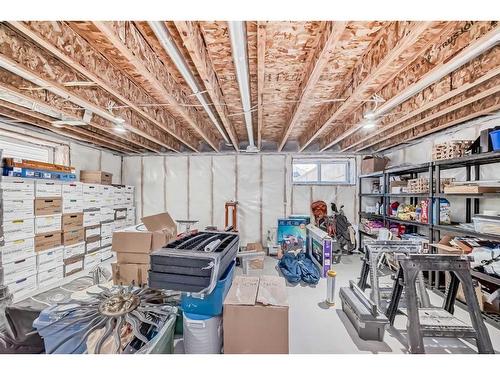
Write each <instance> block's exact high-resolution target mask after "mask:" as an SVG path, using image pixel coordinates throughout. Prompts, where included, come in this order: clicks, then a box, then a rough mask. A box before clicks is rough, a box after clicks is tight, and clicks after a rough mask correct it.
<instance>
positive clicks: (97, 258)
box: [83, 251, 101, 269]
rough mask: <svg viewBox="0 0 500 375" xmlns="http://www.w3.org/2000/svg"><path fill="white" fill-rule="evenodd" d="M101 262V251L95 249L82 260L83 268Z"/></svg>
mask: <svg viewBox="0 0 500 375" xmlns="http://www.w3.org/2000/svg"><path fill="white" fill-rule="evenodd" d="M100 263H101V252H100V251H96V252H95V253H92V254H86V255H85V258H84V260H83V268H84V269H87V268H92V267H95V266H97V265H98V264H100Z"/></svg>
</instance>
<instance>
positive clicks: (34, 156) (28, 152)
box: [0, 137, 53, 163]
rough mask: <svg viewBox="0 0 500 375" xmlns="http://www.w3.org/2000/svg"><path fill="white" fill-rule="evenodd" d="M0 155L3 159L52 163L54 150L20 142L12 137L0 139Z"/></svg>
mask: <svg viewBox="0 0 500 375" xmlns="http://www.w3.org/2000/svg"><path fill="white" fill-rule="evenodd" d="M0 154H1V155H2V157H3V158H19V159H29V160H36V161H42V162H45V163H52V159H53V149H52V148H50V147H45V146H38V145H35V144H32V143H28V142H24V141H20V140H17V139H13V138H10V137H0Z"/></svg>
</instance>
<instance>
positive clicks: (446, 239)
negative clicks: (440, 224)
mask: <svg viewBox="0 0 500 375" xmlns="http://www.w3.org/2000/svg"><path fill="white" fill-rule="evenodd" d="M454 238H455V236H451V235H448V234H447V235H444V236H443V238H441V240H440V241H439V242H438V243H433V244H431V245H430V246H432V247H435V248H436V249H438V254H445V255H462V254H464V251H463V250H462V249H460V248H459V247H455V246H453V245H452V244H451V243H450V241H452V240H453V239H454Z"/></svg>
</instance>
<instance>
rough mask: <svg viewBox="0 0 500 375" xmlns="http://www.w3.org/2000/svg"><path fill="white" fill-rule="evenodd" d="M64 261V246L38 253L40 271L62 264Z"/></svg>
mask: <svg viewBox="0 0 500 375" xmlns="http://www.w3.org/2000/svg"><path fill="white" fill-rule="evenodd" d="M63 262H64V258H63V248H62V246H61V247H58V248H55V249H50V250H46V251H42V252H39V253H38V255H37V266H38V271H39V272H40V271H44V270H47V269H50V268H55V267H59V266H62V265H63Z"/></svg>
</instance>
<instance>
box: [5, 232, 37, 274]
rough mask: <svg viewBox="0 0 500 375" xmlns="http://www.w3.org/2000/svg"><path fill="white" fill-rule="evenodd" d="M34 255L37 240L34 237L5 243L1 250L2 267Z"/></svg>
mask: <svg viewBox="0 0 500 375" xmlns="http://www.w3.org/2000/svg"><path fill="white" fill-rule="evenodd" d="M33 255H35V239H34V238H33V237H32V238H25V239H21V240H16V241H11V242H5V244H4V245H3V246H2V247H1V248H0V267H1V265H2V264H5V263H11V262H15V261H16V260H18V259H22V258H26V257H29V256H33Z"/></svg>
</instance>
